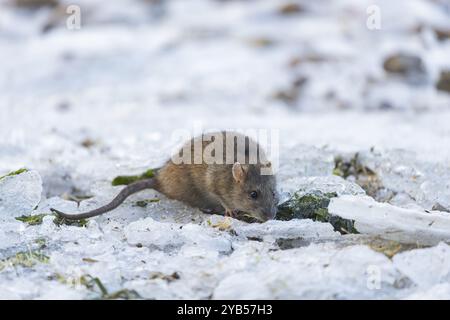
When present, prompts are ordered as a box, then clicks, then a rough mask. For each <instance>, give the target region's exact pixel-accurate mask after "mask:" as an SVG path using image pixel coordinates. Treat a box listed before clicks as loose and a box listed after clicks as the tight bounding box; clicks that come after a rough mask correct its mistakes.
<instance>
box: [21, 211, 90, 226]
mask: <svg viewBox="0 0 450 320" xmlns="http://www.w3.org/2000/svg"><path fill="white" fill-rule="evenodd" d="M46 216H54V217H55V219H53V223H54V224H56V225H57V226H58V227H60V226H61V225H67V226H75V227H86V226H87V223H88V221H87V220H86V219H81V220H68V219H65V218H63V217H61V216H59V215H57V214H51V213H42V214H37V215H32V216H20V217H16V220H18V221H21V222H23V223H26V224H28V225H29V226H37V225H40V224H42V221H43V219H44V217H46Z"/></svg>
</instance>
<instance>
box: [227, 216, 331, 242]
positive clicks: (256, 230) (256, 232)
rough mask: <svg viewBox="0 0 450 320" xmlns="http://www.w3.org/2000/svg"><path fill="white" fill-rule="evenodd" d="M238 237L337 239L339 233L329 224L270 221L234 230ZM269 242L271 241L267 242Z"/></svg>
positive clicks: (308, 221)
mask: <svg viewBox="0 0 450 320" xmlns="http://www.w3.org/2000/svg"><path fill="white" fill-rule="evenodd" d="M234 230H235V231H236V233H237V234H238V235H242V236H245V237H247V238H260V239H263V238H266V239H272V240H275V239H279V238H283V239H292V238H302V239H305V240H307V239H320V238H333V237H337V236H338V235H339V233H337V232H335V231H333V227H332V226H331V224H329V223H321V222H315V221H312V220H309V219H306V220H297V219H294V220H291V221H276V220H273V221H268V222H265V223H262V224H248V225H243V226H240V227H235V229H234ZM267 241H269V240H267Z"/></svg>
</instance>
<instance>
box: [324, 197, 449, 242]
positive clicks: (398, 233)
mask: <svg viewBox="0 0 450 320" xmlns="http://www.w3.org/2000/svg"><path fill="white" fill-rule="evenodd" d="M328 210H329V212H330V214H332V215H337V216H339V217H342V218H345V219H351V220H355V228H356V230H358V231H359V232H361V233H366V234H371V235H379V236H381V237H384V238H386V239H392V240H396V241H401V242H409V243H419V244H431V245H432V244H437V243H438V242H439V241H441V240H442V241H444V240H449V239H450V213H448V212H441V211H431V212H430V211H425V210H423V209H422V210H419V209H405V208H400V207H396V206H393V205H390V204H388V203H379V202H376V201H375V200H374V199H373V198H371V197H368V196H351V195H346V196H342V197H339V198H333V199H331V202H330V205H329V207H328Z"/></svg>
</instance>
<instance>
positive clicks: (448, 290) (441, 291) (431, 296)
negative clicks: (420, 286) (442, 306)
mask: <svg viewBox="0 0 450 320" xmlns="http://www.w3.org/2000/svg"><path fill="white" fill-rule="evenodd" d="M406 299H410V300H448V299H450V283H442V284H437V285H435V286H432V287H431V288H429V289H427V290H420V291H416V292H414V293H412V294H410V295H409V296H407V297H406Z"/></svg>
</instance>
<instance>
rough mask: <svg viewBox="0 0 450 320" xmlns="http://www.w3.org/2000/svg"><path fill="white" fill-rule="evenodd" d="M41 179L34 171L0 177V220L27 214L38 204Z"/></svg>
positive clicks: (40, 192)
mask: <svg viewBox="0 0 450 320" xmlns="http://www.w3.org/2000/svg"><path fill="white" fill-rule="evenodd" d="M41 194H42V179H41V177H40V175H39V173H37V172H36V171H26V172H23V173H20V174H17V175H11V176H6V177H4V178H2V179H0V221H5V220H11V218H14V217H18V216H21V215H28V214H30V213H31V211H33V209H34V208H35V207H36V206H37V205H38V204H39V201H40V200H41Z"/></svg>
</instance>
